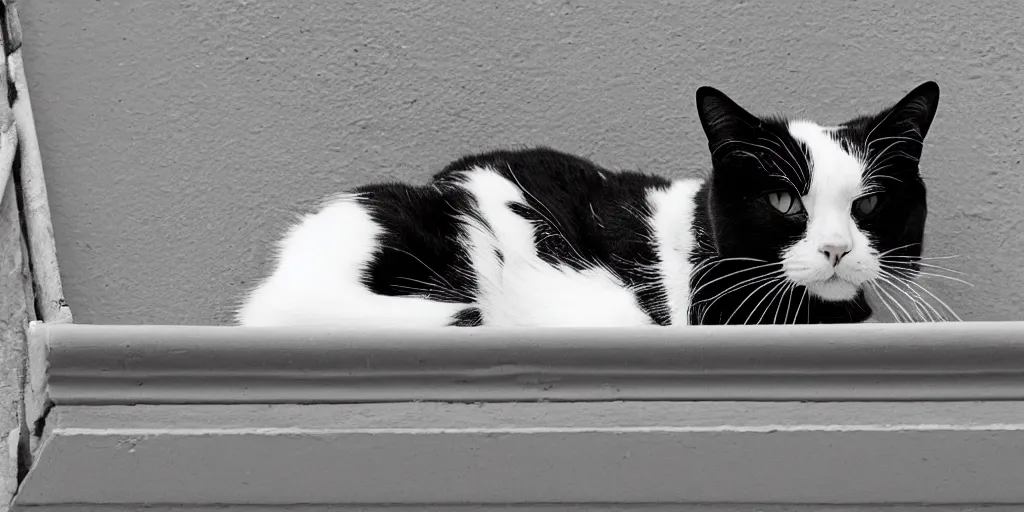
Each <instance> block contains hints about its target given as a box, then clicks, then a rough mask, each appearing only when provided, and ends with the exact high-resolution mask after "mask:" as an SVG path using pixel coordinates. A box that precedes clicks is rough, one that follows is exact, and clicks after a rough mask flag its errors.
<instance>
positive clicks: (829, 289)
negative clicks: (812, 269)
mask: <svg viewBox="0 0 1024 512" xmlns="http://www.w3.org/2000/svg"><path fill="white" fill-rule="evenodd" d="M807 291H808V292H810V293H811V295H813V296H815V297H817V298H819V299H821V300H825V301H829V302H847V301H850V300H853V299H855V298H856V297H857V292H858V291H859V289H858V287H857V286H856V285H854V284H852V283H850V282H849V281H846V280H845V279H842V278H840V277H838V276H832V277H831V278H830V279H828V280H827V281H820V282H817V283H811V284H808V285H807Z"/></svg>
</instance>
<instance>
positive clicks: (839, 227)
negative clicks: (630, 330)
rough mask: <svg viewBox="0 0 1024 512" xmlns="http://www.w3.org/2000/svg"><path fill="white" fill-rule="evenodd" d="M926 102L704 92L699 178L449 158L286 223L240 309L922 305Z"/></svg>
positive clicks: (452, 317) (702, 311)
mask: <svg viewBox="0 0 1024 512" xmlns="http://www.w3.org/2000/svg"><path fill="white" fill-rule="evenodd" d="M938 100H939V87H938V85H937V84H936V83H935V82H926V83H923V84H921V85H920V86H918V87H917V88H915V89H913V90H912V91H911V92H909V93H908V94H907V95H906V96H905V97H904V98H903V99H901V100H900V101H898V102H897V103H895V104H894V105H892V106H891V107H889V108H886V109H884V110H882V111H881V112H879V113H878V114H875V115H866V116H860V117H856V118H854V119H852V120H850V121H848V122H845V123H843V124H840V125H837V126H821V125H818V124H815V123H813V122H809V121H802V120H789V119H785V118H781V117H759V116H756V115H753V114H751V113H749V112H748V111H747V110H745V109H744V108H743V107H741V106H739V105H738V104H737V103H736V102H734V101H733V100H731V99H730V98H729V97H728V96H726V95H725V94H724V93H722V92H721V91H719V90H717V89H714V88H712V87H707V86H705V87H701V88H699V89H698V90H697V93H696V103H697V114H698V117H699V120H700V123H701V126H702V127H703V130H704V133H705V135H706V136H707V139H708V148H709V150H710V156H711V172H710V173H709V174H708V175H707V176H706V177H705V178H703V179H681V180H676V181H670V180H668V179H665V178H662V177H659V176H655V175H651V174H645V173H639V172H629V171H619V172H613V171H611V170H607V169H604V168H602V167H599V166H598V165H596V164H595V163H593V162H591V161H589V160H587V159H584V158H581V157H578V156H573V155H570V154H566V153H563V152H560V151H557V150H555V149H551V148H547V147H537V148H531V149H520V150H497V151H492V152H488V153H482V154H476V155H471V156H466V157H463V158H461V159H459V160H457V161H455V162H453V163H451V164H449V165H448V166H447V167H445V168H444V169H443V170H441V171H440V172H438V173H437V174H436V175H434V176H433V178H432V179H431V181H430V182H429V184H427V185H425V186H414V185H410V184H404V183H377V184H370V185H365V186H362V187H359V188H356V189H354V190H353V191H351V192H350V193H347V194H342V195H339V196H336V197H333V198H331V199H329V200H328V201H326V203H325V204H324V205H323V207H322V208H321V209H320V210H319V211H317V212H316V213H313V214H311V215H308V216H305V217H304V218H303V219H301V221H300V222H299V223H298V224H297V225H295V226H294V227H292V228H291V229H290V231H288V233H287V234H286V236H284V238H283V240H282V241H281V242H280V246H279V248H278V254H277V259H276V264H275V267H274V269H273V272H272V273H271V274H270V275H269V276H268V277H267V278H265V279H264V280H263V281H262V282H261V283H260V284H259V285H258V286H257V287H256V288H255V289H253V290H251V291H250V292H249V293H248V294H247V296H246V297H245V299H244V301H243V304H242V306H241V308H240V309H239V310H238V312H237V317H236V321H237V323H238V324H239V325H243V326H283V325H331V326H347V327H359V328H367V327H369V328H375V327H388V326H400V327H412V328H423V327H441V326H538V327H551V326H642V325H696V324H765V323H771V324H779V323H791V324H807V323H854V322H862V321H865V320H868V319H869V317H872V305H871V304H870V303H869V301H868V300H867V298H866V292H867V291H874V292H877V293H876V295H877V296H879V297H880V299H881V300H882V302H883V304H884V306H885V307H886V308H888V309H889V311H893V308H894V307H896V306H898V305H897V304H895V301H894V295H895V296H898V295H899V294H900V293H902V294H904V295H907V297H911V295H910V294H912V293H913V294H916V295H918V297H919V298H920V294H919V293H917V292H915V289H914V288H912V287H911V286H910V284H911V280H912V279H914V277H915V276H916V275H917V273H918V272H919V271H920V267H919V264H920V257H921V250H922V242H923V240H922V239H923V235H924V227H925V219H926V216H927V206H926V188H925V184H924V182H923V180H922V178H921V175H920V172H919V167H918V161H919V160H920V158H921V152H922V149H923V145H924V139H925V135H926V134H927V132H928V128H929V126H930V125H931V123H932V120H933V118H934V116H935V111H936V108H937V106H938ZM883 285H889V286H888V287H885V286H883ZM886 290H888V291H886ZM886 295H888V297H889V300H886ZM894 314H895V313H894ZM872 318H873V317H872ZM869 321H870V320H869Z"/></svg>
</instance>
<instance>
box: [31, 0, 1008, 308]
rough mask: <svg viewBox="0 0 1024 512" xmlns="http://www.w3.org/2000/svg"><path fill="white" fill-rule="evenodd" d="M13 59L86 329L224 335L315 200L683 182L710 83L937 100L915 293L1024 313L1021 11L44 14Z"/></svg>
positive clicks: (84, 10) (161, 6)
mask: <svg viewBox="0 0 1024 512" xmlns="http://www.w3.org/2000/svg"><path fill="white" fill-rule="evenodd" d="M22 10H23V14H22V23H23V26H24V31H25V66H26V73H27V74H28V77H29V82H30V88H31V91H32V99H33V102H34V108H35V113H36V119H37V125H38V129H39V138H40V142H41V146H42V151H43V160H44V164H45V166H46V171H47V173H48V180H49V187H50V200H51V205H52V208H53V216H54V224H55V227H54V229H55V232H56V237H57V244H58V247H57V248H58V253H59V256H60V259H61V267H62V271H63V275H64V284H65V290H66V292H67V298H68V300H69V302H70V304H71V307H72V309H73V311H74V312H75V315H76V319H77V320H78V321H79V322H85V323H171V324H177V323H193V324H207V323H219V322H222V321H224V320H225V319H226V318H227V313H228V312H229V310H230V309H231V307H232V305H233V303H234V300H235V298H236V297H237V295H238V294H239V293H240V292H241V291H242V290H243V289H244V288H245V287H247V286H251V285H252V284H253V283H254V281H255V280H256V279H257V277H258V276H260V275H262V274H263V273H265V272H266V271H267V269H268V267H267V258H268V255H269V253H268V249H269V246H268V242H270V241H271V240H272V239H273V238H275V237H276V236H277V234H278V233H279V232H280V231H281V230H282V229H283V228H284V227H285V226H286V224H287V222H288V221H289V220H290V219H292V218H293V212H294V211H296V210H297V209H298V208H300V207H306V206H309V205H311V204H312V203H313V202H315V201H316V200H317V199H319V198H320V197H322V196H323V195H325V194H327V193H330V192H333V191H340V190H342V189H344V188H346V187H350V186H354V185H358V184H363V183H366V182H369V181H372V180H377V179H383V178H402V179H411V180H415V181H422V180H423V179H424V178H425V177H426V176H427V174H428V173H429V172H431V171H434V170H436V169H438V168H439V167H441V166H443V165H444V164H445V163H446V162H447V161H448V160H450V159H453V158H454V157H456V156H458V155H460V154H461V153H464V152H469V151H478V150H485V149H490V148H494V147H500V146H508V145H515V144H539V143H544V144H549V145H553V146H556V147H558V148H561V149H564V150H568V151H574V152H578V153H581V154H583V155H586V156H589V157H592V158H594V159H596V160H597V161H598V162H599V163H602V164H605V165H608V166H613V167H620V168H638V169H642V170H645V171H655V172H659V173H663V174H665V175H668V176H676V177H682V176H687V175H692V174H695V173H699V172H702V170H703V169H704V168H705V167H706V166H707V162H708V156H707V152H706V145H705V139H704V136H703V133H702V132H701V130H700V127H699V125H698V122H697V117H696V115H695V110H694V106H693V93H694V91H695V89H696V88H697V87H698V86H700V85H703V84H709V85H715V86H718V87H719V88H721V89H723V90H724V91H726V92H727V93H729V94H730V95H732V96H733V97H734V98H735V99H737V100H738V101H739V102H740V103H741V104H743V105H745V106H747V107H749V108H751V109H752V110H755V111H760V112H787V113H794V114H797V115H804V116H808V117H811V118H814V119H816V120H820V121H822V122H834V121H841V120H844V119H846V118H848V117H851V116H852V114H854V113H858V112H860V111H871V110H874V109H876V108H880V107H882V106H883V105H885V104H886V103H888V102H890V101H895V100H896V99H898V98H899V97H900V96H901V95H902V94H903V93H905V92H906V91H908V90H909V89H910V88H912V87H913V86H915V85H917V84H918V83H920V82H922V81H924V80H928V79H935V80H937V81H938V82H939V84H940V86H941V87H942V100H941V105H940V109H939V114H938V116H937V118H936V121H935V124H934V125H933V128H932V131H931V133H930V135H929V141H928V142H929V144H928V148H927V149H926V152H925V158H924V161H923V165H924V168H925V173H926V175H927V182H928V184H929V189H930V198H929V199H930V205H931V215H930V220H929V226H928V237H929V238H928V244H929V245H928V248H927V250H928V251H929V252H930V253H931V254H932V255H936V256H945V255H960V257H959V258H956V259H952V260H949V261H948V262H947V263H949V265H950V266H954V267H955V268H958V269H960V270H962V271H965V272H967V274H968V279H969V280H970V281H972V282H973V283H975V285H976V287H974V288H969V287H965V286H962V285H947V284H945V283H942V282H936V281H934V280H932V281H925V283H927V284H929V285H930V286H931V287H932V288H933V289H934V290H936V292H937V293H939V294H940V295H941V296H942V297H945V298H947V300H948V302H949V304H950V305H951V306H952V307H953V308H954V309H956V310H957V311H958V312H961V313H962V314H963V316H964V317H965V318H968V319H976V320H980V319H1014V318H1018V319H1019V318H1021V317H1022V314H1021V313H1022V309H1024V300H1022V295H1024V268H1022V266H1021V265H1019V262H1020V261H1021V255H1022V253H1024V237H1022V233H1024V229H1022V226H1021V220H1022V219H1024V174H1022V172H1021V171H1022V170H1024V169H1022V165H1021V160H1022V157H1024V130H1022V129H1021V127H1022V124H1024V103H1022V98H1021V96H1022V93H1024V52H1022V50H1024V43H1022V42H1021V38H1020V34H1021V30H1022V28H1021V27H1024V15H1022V13H1024V6H1021V4H1020V0H982V1H975V2H971V3H967V2H949V1H947V2H915V3H913V6H912V5H911V2H893V1H887V2H883V1H876V0H871V1H859V2H846V1H840V0H828V1H819V2H785V3H784V2H748V1H745V0H732V1H722V0H707V1H677V2H668V1H645V2H633V1H628V0H619V1H586V0H558V1H554V0H552V1H544V0H537V1H533V2H500V3H499V2H442V1H429V2H407V1H404V0H400V1H399V0H395V1H389V2H359V3H356V2H336V1H326V0H321V1H306V2H289V1H285V0H266V1H258V0H240V1H227V0H222V1H202V0H190V1H169V0H155V1H142V0H138V1H128V0H122V1H120V2H116V1H110V0H74V1H72V0H59V1H58V0H30V1H28V2H26V3H25V4H24V6H23V8H22Z"/></svg>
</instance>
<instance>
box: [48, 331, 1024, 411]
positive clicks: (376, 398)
mask: <svg viewBox="0 0 1024 512" xmlns="http://www.w3.org/2000/svg"><path fill="white" fill-rule="evenodd" d="M29 335H30V338H31V340H30V344H31V346H32V347H33V350H32V354H33V355H35V354H39V353H40V351H39V350H37V347H38V346H40V345H44V346H45V347H46V353H47V359H46V361H45V362H42V361H39V360H38V358H37V357H33V358H32V359H31V363H30V366H31V368H32V370H31V371H30V373H31V374H33V375H34V374H35V373H36V372H38V371H40V370H41V369H45V371H46V375H47V377H48V392H49V397H50V399H51V400H53V402H54V403H56V404H57V405H78V404H87V405H131V404H189V403H191V404H196V403H203V404H210V403H220V404H230V403H264V404H266V403H289V402H292V403H357V402H406V401H414V400H424V401H446V402H507V401H539V400H542V401H549V402H566V401H567V402H572V401H613V400H751V401H758V400H767V401H778V400H810V401H844V400H846V401H857V400H876V401H878V400H880V401H912V400H936V401H950V400H993V401H994V400H1016V401H1022V400H1024V322H964V323H953V324H946V323H917V324H882V323H874V324H861V325H852V326H850V325H811V326H790V325H771V326H713V327H711V326H700V327H690V328H685V329H672V328H660V327H647V328H591V329H551V328H548V329H540V328H534V329H511V328H488V329H449V328H435V329H401V328H391V329H375V330H369V331H361V330H347V329H328V328H312V327H306V328H299V329H296V328H266V327H221V326H106V325H71V324H67V325H48V324H44V323H40V322H34V323H33V324H32V325H31V326H30V328H29Z"/></svg>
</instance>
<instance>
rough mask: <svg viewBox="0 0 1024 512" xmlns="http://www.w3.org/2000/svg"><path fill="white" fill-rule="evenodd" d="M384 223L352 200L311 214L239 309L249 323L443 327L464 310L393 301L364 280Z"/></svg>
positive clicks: (243, 322) (295, 229)
mask: <svg viewBox="0 0 1024 512" xmlns="http://www.w3.org/2000/svg"><path fill="white" fill-rule="evenodd" d="M381 229H382V228H381V226H380V225H378V224H377V223H376V222H374V221H373V219H372V218H371V217H370V213H369V212H368V211H367V210H366V207H365V206H363V205H361V204H359V203H358V202H357V201H356V199H355V198H354V197H353V196H340V197H338V198H336V199H334V200H332V201H330V202H328V203H327V204H326V205H325V206H324V207H323V209H321V210H320V211H318V212H316V213H314V214H312V215H308V216H306V217H305V218H303V219H302V221H301V222H300V223H299V224H298V225H296V226H295V227H293V228H292V229H291V230H290V231H289V232H288V234H287V235H285V237H284V239H283V240H282V241H281V242H280V248H279V254H278V260H277V262H276V265H275V268H274V272H273V274H271V275H270V277H268V278H267V279H266V280H265V281H264V282H263V283H262V284H260V285H259V286H258V287H257V288H256V289H255V290H253V291H252V292H251V293H250V294H249V297H248V298H247V300H246V301H245V304H244V305H243V306H242V308H241V309H240V310H239V312H238V316H237V321H238V323H239V324H240V325H245V326H285V325H343V326H347V327H387V326H392V325H401V326H403V327H441V326H445V325H448V324H449V323H450V322H451V321H452V315H454V314H455V313H457V312H458V311H459V310H461V309H462V308H465V307H466V306H465V305H464V304H450V303H443V302H436V301H431V300H427V299H423V298H419V297H388V296H383V295H377V294H375V293H372V292H370V290H368V289H367V288H366V287H365V286H363V284H362V283H361V282H360V277H361V275H362V273H363V271H364V270H365V269H366V268H367V265H369V263H370V261H371V258H372V256H373V253H374V252H375V251H376V250H377V249H378V245H379V243H378V241H377V237H378V235H379V234H380V233H381Z"/></svg>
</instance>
